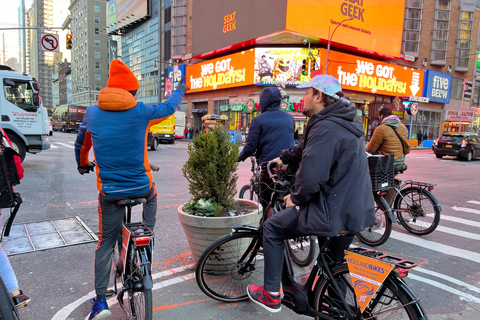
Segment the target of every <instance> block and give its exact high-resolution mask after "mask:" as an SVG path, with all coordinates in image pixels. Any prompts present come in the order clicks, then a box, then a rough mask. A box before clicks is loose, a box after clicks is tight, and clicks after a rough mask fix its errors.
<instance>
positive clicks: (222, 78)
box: [186, 49, 255, 93]
mask: <svg viewBox="0 0 480 320" xmlns="http://www.w3.org/2000/svg"><path fill="white" fill-rule="evenodd" d="M254 58H255V50H254V49H249V50H246V51H241V52H237V53H234V54H230V55H228V56H224V57H221V58H218V59H212V60H207V61H204V62H200V63H197V64H194V65H191V66H187V74H188V77H187V83H186V84H187V86H188V87H189V88H190V90H188V93H191V92H201V91H207V90H217V89H224V88H231V87H238V86H245V85H251V84H253V78H254V77H253V65H254Z"/></svg>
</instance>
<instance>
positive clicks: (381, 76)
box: [321, 49, 425, 97]
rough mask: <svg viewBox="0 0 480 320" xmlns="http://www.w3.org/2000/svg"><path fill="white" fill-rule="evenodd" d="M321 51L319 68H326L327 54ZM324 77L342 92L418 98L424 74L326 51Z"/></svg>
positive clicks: (416, 70) (397, 66)
mask: <svg viewBox="0 0 480 320" xmlns="http://www.w3.org/2000/svg"><path fill="white" fill-rule="evenodd" d="M321 51H322V54H321V57H322V65H326V53H327V50H325V49H321ZM327 73H328V74H330V75H332V76H334V77H335V78H337V79H338V80H339V81H340V84H341V85H342V88H343V89H349V90H354V91H363V92H369V93H376V94H383V95H388V96H417V97H421V96H422V92H423V78H424V73H425V72H424V71H422V70H418V69H414V68H410V67H405V66H399V65H394V64H389V63H386V62H383V61H377V60H371V59H367V58H363V57H358V56H354V55H350V54H346V53H340V52H336V51H332V50H330V53H329V57H328V70H327Z"/></svg>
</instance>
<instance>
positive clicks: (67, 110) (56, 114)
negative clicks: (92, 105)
mask: <svg viewBox="0 0 480 320" xmlns="http://www.w3.org/2000/svg"><path fill="white" fill-rule="evenodd" d="M85 112H87V107H86V106H76V105H61V106H57V107H55V110H54V111H53V114H52V125H53V130H55V131H57V130H59V131H63V132H71V131H78V129H79V127H80V125H81V124H82V121H83V117H84V116H85Z"/></svg>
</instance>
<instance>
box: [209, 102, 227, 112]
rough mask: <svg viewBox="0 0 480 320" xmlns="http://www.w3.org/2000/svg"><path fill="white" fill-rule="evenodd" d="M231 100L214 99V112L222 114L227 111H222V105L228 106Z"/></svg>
mask: <svg viewBox="0 0 480 320" xmlns="http://www.w3.org/2000/svg"><path fill="white" fill-rule="evenodd" d="M228 103H229V101H228V100H218V101H213V113H214V114H217V115H220V114H222V113H225V112H221V111H220V107H221V106H228Z"/></svg>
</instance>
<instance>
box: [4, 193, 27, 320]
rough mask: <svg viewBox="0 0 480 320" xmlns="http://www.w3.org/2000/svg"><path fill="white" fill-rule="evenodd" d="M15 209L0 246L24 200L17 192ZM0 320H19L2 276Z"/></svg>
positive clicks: (7, 223)
mask: <svg viewBox="0 0 480 320" xmlns="http://www.w3.org/2000/svg"><path fill="white" fill-rule="evenodd" d="M14 195H15V207H14V208H13V209H12V210H11V212H10V217H9V218H8V219H7V222H6V223H5V225H4V226H3V230H2V234H1V235H0V245H1V242H2V240H3V237H4V236H5V237H8V236H9V235H10V229H11V227H12V223H13V220H14V219H15V216H16V214H17V212H18V209H19V208H20V204H21V203H22V198H21V196H20V194H19V193H17V192H15V193H14ZM0 319H2V320H18V319H20V318H19V315H18V311H17V308H16V307H15V303H14V302H13V299H12V297H11V296H10V292H8V290H7V287H6V286H5V283H4V282H3V279H2V277H1V276H0Z"/></svg>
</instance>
